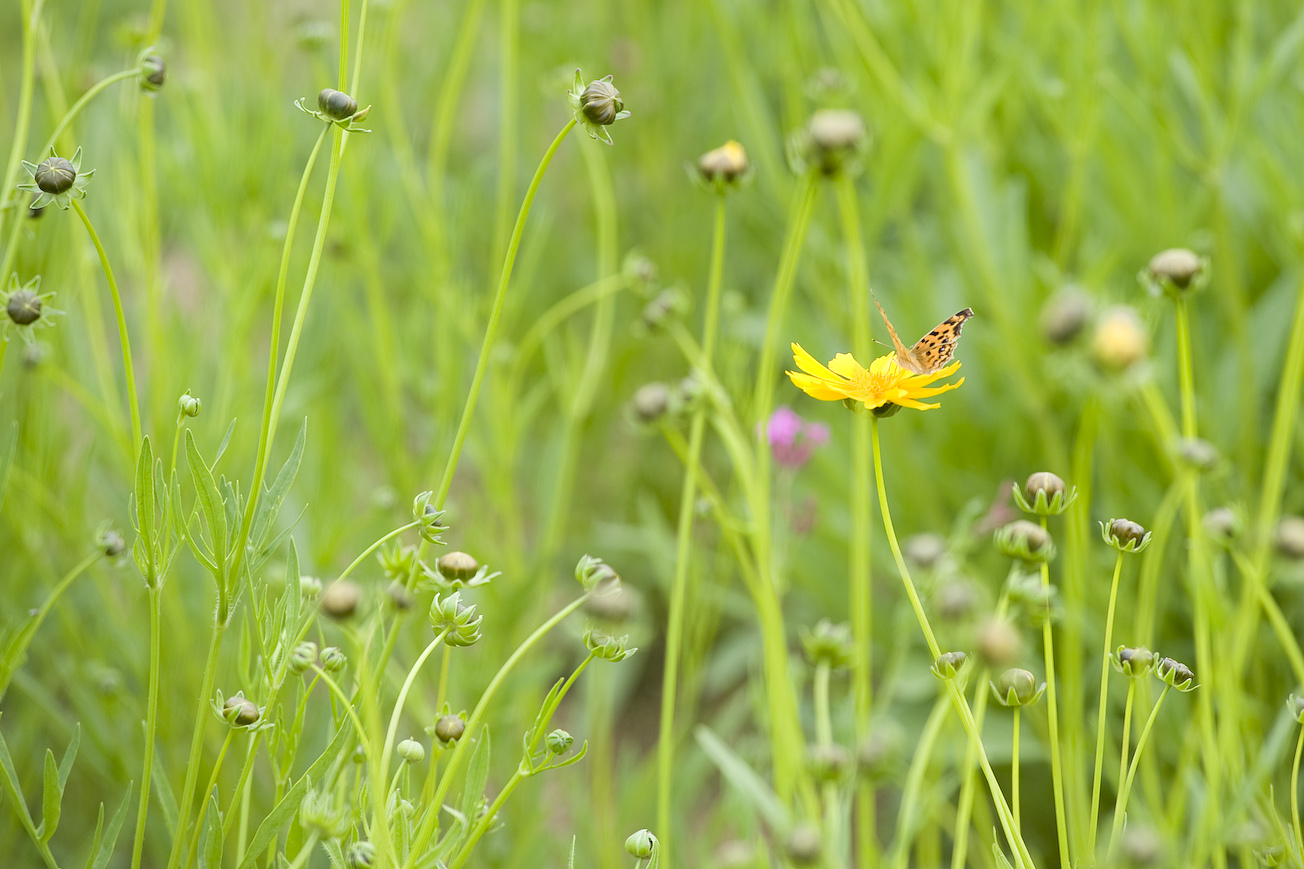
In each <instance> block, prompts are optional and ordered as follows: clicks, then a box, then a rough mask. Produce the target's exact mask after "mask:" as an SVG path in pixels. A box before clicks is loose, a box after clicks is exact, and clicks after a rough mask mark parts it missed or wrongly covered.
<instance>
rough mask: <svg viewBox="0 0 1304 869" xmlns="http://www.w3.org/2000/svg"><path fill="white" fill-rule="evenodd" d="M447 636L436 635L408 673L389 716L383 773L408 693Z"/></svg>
mask: <svg viewBox="0 0 1304 869" xmlns="http://www.w3.org/2000/svg"><path fill="white" fill-rule="evenodd" d="M447 634H448V631H447V629H445V630H442V631H440V632H439V633H438V634H436V635H435V638H434V639H433V640H431V641H430V645H428V646H426V649H425V651H424V652H422V653H421V654H420V655H419V656H418V657H417V660H416V663H414V664H413V665H412V669H411V670H409V671H408V674H407V678H406V679H404V680H403V688H402V689H401V690H400V691H399V692H398V699H397V700H395V701H394V713H393V714H392V715H390V716H389V729H388V730H387V731H385V747H384V749H382V750H381V753H380V768H381V770H382V771H388V770H389V759H390V757H391V755H392V754H393V751H394V737H395V736H397V735H398V722H399V719H400V718H402V717H403V705H404V704H405V703H407V696H408V692H409V691H411V690H412V683H413V682H414V681H416V678H417V673H419V672H421V665H422V664H424V663H425V662H426V659H427V658H429V657H430V654H431V653H432V652H433V651H434V650H435V648H436V647H438V646H439V644H440V643H442V642H443V641H444V637H445V636H447Z"/></svg>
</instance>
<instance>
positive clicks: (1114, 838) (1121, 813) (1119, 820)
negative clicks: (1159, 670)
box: [1105, 685, 1172, 862]
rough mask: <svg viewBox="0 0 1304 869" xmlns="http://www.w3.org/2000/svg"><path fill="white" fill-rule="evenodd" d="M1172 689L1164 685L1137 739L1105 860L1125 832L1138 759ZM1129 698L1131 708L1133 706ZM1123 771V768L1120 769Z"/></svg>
mask: <svg viewBox="0 0 1304 869" xmlns="http://www.w3.org/2000/svg"><path fill="white" fill-rule="evenodd" d="M1171 690H1172V686H1171V685H1164V690H1163V691H1161V692H1160V693H1159V699H1158V700H1156V701H1155V706H1154V708H1153V709H1151V710H1150V717H1149V718H1147V719H1146V726H1145V727H1143V728H1141V735H1140V736H1139V737H1138V738H1137V741H1136V751H1135V752H1133V753H1132V762H1131V764H1128V767H1127V777H1126V778H1125V779H1124V780H1123V785H1122V787H1120V788H1119V790H1118V800H1117V802H1116V803H1115V804H1114V826H1113V828H1112V829H1111V830H1110V833H1109V848H1108V850H1107V851H1106V852H1105V860H1106V862H1108V861H1109V859H1110V858H1111V857H1113V855H1114V847H1115V846H1116V845H1117V844H1118V836H1119V833H1121V832H1123V818H1124V817H1126V813H1127V798H1128V795H1129V794H1130V793H1131V791H1132V779H1133V778H1135V777H1136V768H1137V761H1138V760H1139V759H1140V757H1141V752H1142V751H1144V750H1145V747H1146V740H1147V739H1148V738H1149V737H1150V728H1151V727H1153V726H1154V723H1155V719H1156V718H1157V717H1159V707H1160V706H1163V705H1164V698H1165V697H1167V696H1168V692H1169V691H1171ZM1131 705H1132V704H1131V702H1130V698H1129V703H1128V706H1129V710H1130V707H1131ZM1123 758H1124V762H1126V759H1127V743H1126V742H1125V743H1124V744H1123ZM1120 772H1121V770H1120Z"/></svg>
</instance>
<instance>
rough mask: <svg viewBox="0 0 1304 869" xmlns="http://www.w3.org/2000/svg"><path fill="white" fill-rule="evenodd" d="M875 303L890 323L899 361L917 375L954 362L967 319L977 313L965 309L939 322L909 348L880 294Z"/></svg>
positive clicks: (890, 333) (889, 331) (889, 327)
mask: <svg viewBox="0 0 1304 869" xmlns="http://www.w3.org/2000/svg"><path fill="white" fill-rule="evenodd" d="M874 304H875V305H876V306H878V312H879V313H880V314H882V315H883V322H884V323H886V324H887V333H888V334H889V335H891V336H892V344H893V346H894V347H896V357H897V364H898V365H900V366H901V367H902V368H904V369H906V370H907V371H913V372H914V373H915V374H932V373H933V372H934V371H936V370H938V369H939V368H941V367H942V366H943V365H945V364H946V363H948V362H950V361H951V357H952V356H954V355H955V345H956V342H958V341H959V340H960V329H961V328H962V327H963V326H964V321H965V320H968V319H969V318H970V317H972V316H973V309H972V308H965V309H964V310H963V311H959V312H957V313H955V314H953V315H952V316H950V317H947V318H946V319H945V320H943V321H942V322H940V323H938V324H937V326H936V327H935V328H934V329H933V330H932V331H931V332H929V333H928V334H927V335H925V336H924V337H922V338H920V339H919V340H918V341H916V342H915V346H913V347H906V345H904V344H902V343H901V339H900V338H898V337H897V333H896V329H894V328H892V321H891V320H889V319H888V318H887V314H886V313H884V311H883V306H882V305H879V304H878V299H877V297H876V298H875V299H874Z"/></svg>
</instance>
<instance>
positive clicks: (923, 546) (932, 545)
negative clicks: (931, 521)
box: [901, 532, 946, 570]
mask: <svg viewBox="0 0 1304 869" xmlns="http://www.w3.org/2000/svg"><path fill="white" fill-rule="evenodd" d="M901 550H902V554H904V555H905V557H906V560H907V561H909V562H910V563H911V564H914V565H916V566H917V567H921V568H923V569H924V570H928V569H929V568H930V567H936V566H937V564H938V562H940V561H941V560H942V556H944V555H946V538H945V537H943V536H942V535H940V534H932V533H928V532H926V533H923V534H912V535H910V536H909V537H907V538H906V539H905V540H904V541H902V544H901Z"/></svg>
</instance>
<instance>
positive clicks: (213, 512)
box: [186, 429, 227, 567]
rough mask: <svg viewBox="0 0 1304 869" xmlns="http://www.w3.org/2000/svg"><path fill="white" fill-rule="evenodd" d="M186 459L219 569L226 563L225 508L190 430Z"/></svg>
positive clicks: (187, 439)
mask: <svg viewBox="0 0 1304 869" xmlns="http://www.w3.org/2000/svg"><path fill="white" fill-rule="evenodd" d="M186 458H187V459H189V461H190V475H191V476H192V477H193V478H194V480H195V491H196V493H197V494H198V495H199V506H200V509H201V510H203V512H204V519H205V521H207V522H208V533H209V534H211V535H212V538H213V557H214V560H215V561H216V562H217V564H218V566H219V567H221V566H222V565H223V564H224V563H225V561H226V546H227V524H226V508H225V506H224V505H223V504H222V496H221V494H220V493H219V492H218V490H217V482H216V481H215V480H214V479H213V472H212V471H210V470H209V469H208V465H206V464H204V457H203V456H201V455H200V454H199V447H197V446H195V436H194V435H193V434H191V433H190V429H186Z"/></svg>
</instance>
